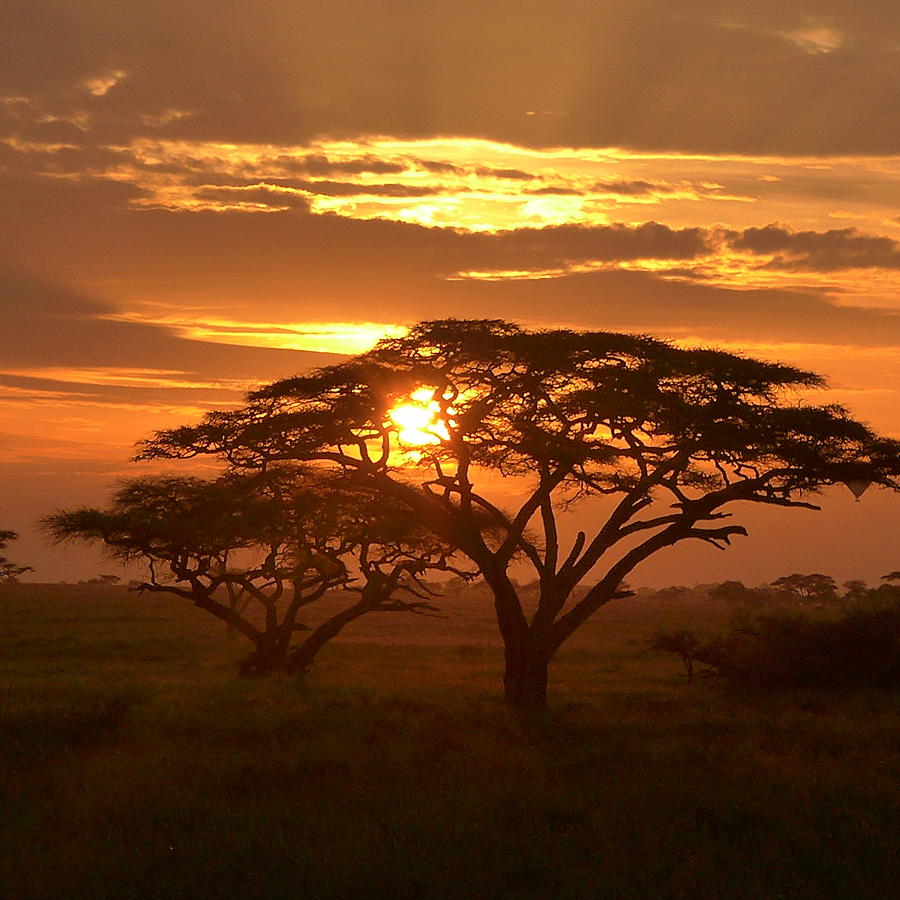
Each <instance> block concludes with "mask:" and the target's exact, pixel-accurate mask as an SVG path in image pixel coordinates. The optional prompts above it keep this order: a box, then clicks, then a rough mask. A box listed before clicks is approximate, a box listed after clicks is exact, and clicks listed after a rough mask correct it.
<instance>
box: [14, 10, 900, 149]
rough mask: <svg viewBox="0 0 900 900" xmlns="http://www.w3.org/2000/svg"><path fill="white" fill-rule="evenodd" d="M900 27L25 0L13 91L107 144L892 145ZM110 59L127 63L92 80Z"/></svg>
mask: <svg viewBox="0 0 900 900" xmlns="http://www.w3.org/2000/svg"><path fill="white" fill-rule="evenodd" d="M473 22H477V23H478V27H473V25H472V23H473ZM898 28H900V7H897V5H896V4H888V3H875V2H870V3H854V4H847V3H843V4H841V3H839V2H838V0H824V2H813V0H803V2H800V0H788V2H785V3H780V4H779V3H772V2H760V3H754V4H738V3H732V4H723V3H721V2H719V0H702V2H700V0H697V2H686V3H678V4H671V3H663V2H662V0H652V2H651V0H612V2H607V3H602V4H599V3H597V2H596V0H561V2H560V3H557V4H547V3H546V2H544V0H497V2H494V3H491V4H489V5H488V6H485V4H483V3H480V2H476V0H459V2H457V3H454V4H452V5H448V4H439V3H437V2H433V0H423V2H420V3H417V4H415V5H414V6H411V5H410V4H409V3H408V2H406V0H387V2H385V3H380V4H372V3H369V2H366V0H334V2H331V3H328V4H313V3H299V4H298V3H295V2H290V0H258V2H255V3H254V4H252V6H249V5H248V4H246V3H244V2H239V0H220V2H219V3H217V4H216V5H215V6H214V7H208V6H198V5H196V4H186V3H184V2H183V0H152V2H151V0H137V2H134V3H130V4H128V7H127V9H124V8H123V7H122V6H121V5H120V4H114V3H110V2H107V0H81V2H78V3H71V2H63V0H18V2H16V0H13V2H11V3H7V9H6V10H5V15H4V28H3V29H2V32H0V61H2V62H0V66H2V72H0V75H2V78H0V81H2V83H3V84H5V85H6V88H5V92H6V94H7V96H24V97H28V98H32V99H33V102H34V104H35V106H36V108H38V109H39V110H40V111H42V112H43V113H52V114H53V115H55V116H62V117H66V116H68V117H70V118H71V117H75V116H80V117H83V118H86V120H88V121H89V126H88V127H89V128H90V133H91V135H92V137H93V138H94V139H97V140H104V141H106V142H107V143H110V142H116V141H122V140H124V139H125V138H127V137H130V136H135V135H140V134H146V135H158V134H160V133H165V134H167V135H170V136H173V137H183V138H192V139H209V140H220V141H254V142H260V143H298V142H302V141H306V140H309V139H311V138H313V137H315V136H317V135H331V136H338V137H340V136H355V135H359V134H389V135H396V136H399V137H429V136H435V135H444V136H446V135H463V136H473V137H474V136H479V137H489V138H493V139H496V140H502V141H511V142H516V143H521V144H526V145H531V146H545V147H552V146H625V147H640V148H645V149H669V150H689V149H693V150H702V151H709V152H718V151H723V150H727V151H731V152H742V153H862V152H866V153H879V152H886V153H892V152H894V151H895V150H896V147H897V146H898V143H900V118H898V117H897V116H896V115H895V110H896V109H897V108H898V106H900V57H898V54H897V52H896V48H895V37H896V34H897V33H898ZM111 70H119V71H122V72H124V73H126V75H125V77H123V78H122V79H121V80H120V81H119V83H117V84H115V86H113V87H111V88H110V89H109V90H108V91H107V92H106V93H105V94H103V95H102V96H92V95H91V94H90V93H89V92H87V90H86V89H85V87H84V82H85V79H88V78H91V77H96V76H98V75H101V74H102V73H104V72H107V71H111ZM534 110H542V111H546V112H547V113H548V114H547V115H528V112H529V111H534ZM173 112H179V113H180V114H181V115H180V117H179V118H174V119H173V118H171V116H172V113H173ZM7 124H8V127H22V128H31V127H34V128H38V127H43V126H39V125H38V124H36V123H32V125H30V126H26V125H24V124H23V123H22V122H20V123H19V125H18V126H17V125H16V124H15V123H9V122H8V123H7ZM49 124H52V123H44V125H49ZM54 127H55V128H57V129H59V128H60V127H61V125H60V123H59V122H57V123H55V125H54ZM69 127H70V128H71V127H72V126H69ZM73 133H74V132H73Z"/></svg>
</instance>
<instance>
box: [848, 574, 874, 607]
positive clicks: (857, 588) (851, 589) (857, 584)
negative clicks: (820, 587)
mask: <svg viewBox="0 0 900 900" xmlns="http://www.w3.org/2000/svg"><path fill="white" fill-rule="evenodd" d="M868 592H869V588H868V585H867V584H866V583H865V581H863V580H862V579H860V578H851V579H850V581H845V582H844V596H843V597H841V600H843V601H844V602H845V603H860V602H861V601H863V600H865V598H866V595H867V594H868Z"/></svg>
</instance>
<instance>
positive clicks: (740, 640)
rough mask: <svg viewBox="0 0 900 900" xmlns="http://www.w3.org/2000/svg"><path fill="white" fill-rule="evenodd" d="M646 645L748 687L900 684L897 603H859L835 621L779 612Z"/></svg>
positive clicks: (690, 668)
mask: <svg viewBox="0 0 900 900" xmlns="http://www.w3.org/2000/svg"><path fill="white" fill-rule="evenodd" d="M651 648H652V649H656V650H662V651H665V652H670V653H676V654H677V655H678V656H679V657H681V659H682V661H683V662H684V664H685V668H686V670H687V672H688V675H689V680H690V676H691V675H692V674H693V672H694V671H695V670H696V669H695V667H696V665H697V664H699V665H700V666H703V667H705V668H703V669H700V670H699V673H700V674H701V675H705V676H718V677H722V678H725V679H727V680H728V681H729V682H730V683H731V684H732V685H734V686H737V687H746V688H795V687H815V688H825V689H829V690H839V689H844V688H861V687H893V688H896V687H900V605H897V604H894V605H891V606H881V607H879V606H874V607H870V608H864V607H858V608H855V609H852V610H849V611H847V612H845V613H844V614H843V615H842V616H841V617H840V618H838V619H834V620H822V619H819V620H814V619H811V618H810V617H809V616H808V615H805V614H797V613H793V614H792V613H777V614H772V615H766V616H759V617H757V618H756V620H755V621H754V622H753V623H752V624H750V625H745V626H738V627H735V628H734V629H732V631H731V632H730V633H729V634H727V635H724V636H719V637H715V638H712V639H708V640H701V639H699V638H697V637H696V635H694V634H692V633H690V632H679V633H678V634H666V633H660V634H657V636H656V637H655V638H654V640H653V642H652V643H651Z"/></svg>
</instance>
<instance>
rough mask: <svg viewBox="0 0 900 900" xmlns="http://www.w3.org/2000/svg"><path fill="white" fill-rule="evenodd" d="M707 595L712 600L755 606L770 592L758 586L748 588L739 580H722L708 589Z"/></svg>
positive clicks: (766, 597)
mask: <svg viewBox="0 0 900 900" xmlns="http://www.w3.org/2000/svg"><path fill="white" fill-rule="evenodd" d="M709 596H710V598H711V599H713V600H721V601H724V602H725V603H733V604H740V605H744V606H755V605H759V604H761V603H763V602H764V601H765V600H767V599H768V598H769V596H770V592H769V591H766V590H760V589H759V588H748V587H746V586H745V585H744V583H743V582H741V581H723V582H722V583H721V584H717V585H715V586H714V587H713V588H711V589H710V592H709Z"/></svg>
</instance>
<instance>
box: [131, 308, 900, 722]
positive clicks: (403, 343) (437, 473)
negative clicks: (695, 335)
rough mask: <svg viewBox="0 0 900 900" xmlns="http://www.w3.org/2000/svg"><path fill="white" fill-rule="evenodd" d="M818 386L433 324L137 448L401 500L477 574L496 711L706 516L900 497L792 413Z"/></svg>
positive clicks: (798, 378) (701, 359)
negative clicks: (425, 434)
mask: <svg viewBox="0 0 900 900" xmlns="http://www.w3.org/2000/svg"><path fill="white" fill-rule="evenodd" d="M822 384H823V380H822V379H821V378H820V377H819V376H817V375H815V374H813V373H810V372H805V371H802V370H800V369H796V368H793V367H791V366H786V365H780V364H775V363H767V362H761V361H758V360H754V359H747V358H744V357H741V356H737V355H733V354H730V353H725V352H722V351H717V350H706V349H696V350H688V349H681V348H677V347H674V346H672V345H671V344H669V343H666V342H664V341H660V340H656V339H653V338H650V337H644V336H637V335H630V334H619V333H610V332H573V331H564V330H556V331H538V332H533V331H526V330H523V329H521V328H519V327H518V326H516V325H514V324H511V323H508V322H503V321H498V320H474V321H464V320H453V319H449V320H438V321H431V322H422V323H419V324H418V325H416V326H415V327H413V328H412V329H411V330H410V331H409V333H408V334H407V335H406V336H404V337H399V338H391V339H386V340H383V341H381V342H379V343H378V344H377V345H376V347H375V348H374V349H373V350H371V351H370V352H368V353H365V354H362V355H360V356H357V357H354V358H353V359H351V360H349V361H348V362H346V363H343V364H341V365H337V366H331V367H328V368H325V369H320V370H318V371H315V372H313V373H311V374H308V375H301V376H297V377H295V378H289V379H285V380H282V381H279V382H276V383H274V384H272V385H269V386H268V387H265V388H263V389H261V390H259V391H256V392H255V393H253V394H251V395H249V397H248V402H247V403H246V405H245V406H243V407H241V408H240V409H237V410H234V411H229V412H217V413H212V414H210V415H208V416H207V417H206V419H205V420H204V421H203V422H202V423H200V424H199V425H197V426H188V427H183V428H178V429H174V430H170V431H164V432H160V433H158V434H157V435H156V436H155V437H154V438H152V439H150V440H149V441H147V442H145V443H144V444H143V445H142V447H141V450H140V456H141V457H144V458H169V459H172V458H189V457H192V456H195V455H198V454H215V455H217V456H219V457H221V458H223V459H224V460H226V461H227V462H228V463H229V464H230V465H231V466H232V467H234V468H235V469H236V470H263V471H264V470H265V469H266V468H267V467H269V466H270V465H272V464H273V463H276V462H278V461H283V460H316V461H319V462H320V463H330V464H332V465H333V466H335V467H336V468H337V469H338V470H340V471H342V472H344V473H346V474H347V475H348V477H351V476H352V478H353V479H354V480H356V481H359V482H365V483H366V484H368V485H370V486H372V487H373V488H374V489H377V490H378V491H379V492H380V494H381V496H382V497H392V498H395V499H397V500H402V501H403V502H404V503H407V504H408V505H409V506H410V508H412V509H414V510H415V512H416V515H417V516H418V519H419V521H420V522H421V523H422V524H423V525H426V526H427V527H428V528H430V529H431V530H432V531H433V532H434V533H435V534H436V535H438V536H439V537H440V538H441V539H442V540H445V541H447V542H448V543H450V544H452V545H453V546H456V547H457V548H459V549H460V550H461V551H462V552H463V553H465V554H466V555H468V556H469V557H470V558H471V559H472V560H473V561H474V562H475V563H476V565H477V566H478V567H479V569H480V570H481V572H482V573H483V575H484V577H485V579H486V580H487V582H488V584H489V585H490V587H491V589H492V590H493V593H494V598H495V608H496V611H497V617H498V623H499V626H500V630H501V633H502V635H503V638H504V643H505V647H506V674H505V687H506V696H507V699H508V700H509V701H510V702H511V703H513V704H524V705H532V704H536V705H540V704H543V703H544V702H545V700H546V680H547V666H548V664H549V661H550V660H551V659H552V657H553V655H554V653H555V652H556V650H557V649H558V648H559V646H560V645H561V644H562V643H563V642H564V641H565V640H566V639H567V638H568V637H569V636H570V635H571V634H572V633H573V632H574V631H575V630H576V629H577V628H578V627H579V626H580V625H581V624H582V623H583V622H584V621H585V620H586V619H587V618H588V617H589V616H591V615H592V614H593V613H594V612H596V611H597V610H598V609H599V608H600V607H602V606H603V605H604V604H605V603H607V602H609V601H610V600H612V599H613V598H615V597H617V596H622V595H623V594H625V593H626V592H625V591H623V590H622V589H621V588H620V585H621V584H622V582H623V579H625V577H626V576H628V574H629V573H630V572H632V571H633V570H634V568H635V567H636V566H637V565H639V564H640V562H641V561H643V560H644V559H646V558H648V557H649V556H650V555H652V554H653V553H656V552H657V551H659V550H661V549H663V548H664V547H667V546H670V545H673V544H676V543H678V542H680V541H683V540H702V541H705V542H706V543H708V544H710V545H712V546H714V547H718V548H724V547H725V546H726V545H728V544H729V543H730V541H731V538H732V537H734V536H735V535H741V534H745V533H746V532H745V529H744V528H743V527H741V526H740V525H736V524H722V520H723V519H725V518H727V517H728V515H729V513H726V512H724V511H723V507H725V506H727V505H728V504H731V503H732V502H734V501H739V500H742V501H750V502H756V503H764V504H770V505H776V506H787V507H805V508H812V509H815V508H818V507H816V506H815V504H814V503H813V502H812V498H813V496H814V495H815V493H816V492H818V491H820V490H821V489H822V488H824V487H827V486H829V485H832V484H837V483H841V482H847V481H849V480H864V481H868V482H871V483H874V484H877V485H882V486H884V487H888V488H892V489H895V490H896V489H898V488H900V482H898V475H900V452H898V450H900V444H898V442H896V441H891V440H888V439H885V438H881V437H879V436H877V435H876V434H874V433H873V432H872V431H871V430H870V429H869V428H867V427H866V426H865V425H864V424H862V423H860V422H858V421H855V420H854V419H853V418H851V417H850V416H849V415H848V413H847V412H846V411H845V410H844V409H843V408H841V407H839V406H835V405H826V406H822V405H813V404H809V403H803V402H801V400H800V399H799V392H801V391H803V390H804V389H808V388H815V387H819V386H821V385H822ZM422 391H425V392H426V393H427V394H428V396H429V397H430V398H431V399H430V401H429V407H430V408H432V409H434V416H435V419H436V422H439V423H440V428H437V427H436V428H435V433H436V434H437V433H439V434H440V439H438V440H435V441H433V442H431V443H427V444H423V445H422V446H419V447H416V448H415V466H410V461H409V457H406V459H405V460H404V458H403V457H402V454H398V433H399V430H400V429H399V426H398V425H397V423H396V421H395V420H394V418H392V416H391V411H392V410H393V409H395V408H396V407H397V405H398V404H402V403H404V402H409V398H411V397H412V396H413V395H416V396H419V395H421V392H422ZM486 470H491V471H493V472H496V473H499V474H501V475H503V476H514V477H517V478H520V479H521V481H522V490H523V493H522V496H523V500H522V502H521V505H520V506H519V508H518V509H515V510H512V511H506V510H504V509H501V508H500V507H499V506H497V505H495V503H493V502H492V500H491V498H490V496H489V490H486V489H485V484H486V482H487V480H488V479H486V478H485V471H486ZM413 477H415V478H416V479H417V483H416V484H415V485H414V484H412V483H411V478H413ZM598 496H600V497H607V498H608V502H607V508H606V511H605V513H604V515H603V517H602V518H601V519H600V520H599V521H598V524H597V526H596V527H595V528H594V529H593V530H592V532H590V533H588V532H580V533H579V534H578V536H577V538H576V540H575V541H574V544H572V545H571V546H563V545H562V543H561V541H560V539H559V531H558V517H559V515H560V514H564V513H565V511H566V510H568V509H570V508H571V507H572V504H574V503H577V502H579V501H583V500H585V499H587V498H590V497H598ZM488 525H489V527H488ZM517 555H518V556H520V557H523V558H524V559H526V560H527V561H528V562H529V563H530V564H531V566H532V567H533V569H534V571H535V575H536V577H537V580H538V583H539V586H540V595H539V599H538V604H537V608H536V610H535V612H534V613H533V615H531V616H528V615H526V612H525V610H524V608H523V605H522V602H521V598H520V597H519V595H518V593H517V589H516V586H515V584H514V583H513V581H512V580H511V578H510V574H509V570H510V566H511V564H512V561H513V558H514V557H516V556H517ZM585 583H586V585H587V590H586V592H585V593H583V594H582V595H581V596H580V597H579V598H578V599H577V601H575V600H573V599H572V597H573V591H574V589H575V588H576V587H577V586H579V585H582V584H585Z"/></svg>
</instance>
